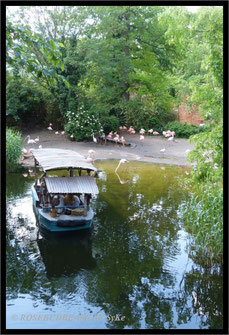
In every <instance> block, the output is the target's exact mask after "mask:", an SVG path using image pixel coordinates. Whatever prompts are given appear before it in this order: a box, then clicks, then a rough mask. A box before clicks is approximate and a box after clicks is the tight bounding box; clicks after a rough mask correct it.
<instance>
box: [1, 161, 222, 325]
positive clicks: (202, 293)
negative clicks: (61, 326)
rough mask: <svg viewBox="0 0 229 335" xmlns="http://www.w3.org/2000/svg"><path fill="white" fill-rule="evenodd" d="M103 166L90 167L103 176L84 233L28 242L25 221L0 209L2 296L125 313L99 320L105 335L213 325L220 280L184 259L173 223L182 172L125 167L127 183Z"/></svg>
mask: <svg viewBox="0 0 229 335" xmlns="http://www.w3.org/2000/svg"><path fill="white" fill-rule="evenodd" d="M138 164H139V165H138ZM113 166H115V162H112V161H111V162H108V163H106V162H103V163H100V166H99V168H102V169H103V171H104V173H106V178H103V179H100V180H98V185H99V188H100V194H99V196H98V197H97V199H94V202H93V206H94V209H95V212H96V217H95V222H94V228H93V230H92V231H91V232H90V231H89V232H84V233H82V234H75V235H73V234H72V233H71V234H70V235H69V234H68V235H67V236H64V237H63V236H62V237H59V238H56V237H54V238H53V235H51V236H50V234H47V233H46V234H44V232H42V234H40V235H39V236H38V239H37V228H36V224H35V221H33V222H31V219H30V218H29V217H28V214H27V213H26V212H24V214H23V215H22V214H20V215H16V214H15V211H14V212H13V213H12V208H11V207H12V201H11V202H10V203H9V206H8V217H7V222H8V225H7V297H8V299H11V300H12V299H14V300H15V301H16V300H17V298H18V296H19V295H21V294H29V295H30V296H31V297H32V299H33V300H34V301H36V304H37V305H38V306H39V303H45V304H46V305H47V306H55V305H56V304H62V306H63V308H64V306H65V304H66V303H67V301H68V302H69V301H71V302H72V305H73V306H74V301H76V300H77V297H81V298H82V299H83V300H84V302H85V304H86V305H87V306H88V308H90V307H91V306H94V307H98V308H99V309H100V310H102V311H103V312H104V313H105V314H106V315H117V314H119V315H122V316H125V319H124V321H122V322H120V321H113V322H112V321H111V320H109V319H106V320H103V321H101V322H104V326H106V327H107V328H110V329H112V328H113V329H118V328H133V329H140V328H149V329H173V328H180V327H182V328H186V327H187V328H212V329H217V328H222V319H223V316H222V296H223V291H222V274H221V273H219V272H217V271H215V272H211V270H210V269H208V268H206V267H204V266H203V265H201V264H197V263H195V262H194V260H192V259H191V258H190V257H188V254H187V248H186V244H187V234H186V233H185V232H184V229H183V226H182V222H180V221H179V216H178V207H179V204H180V203H181V201H184V199H185V192H186V191H184V188H183V187H181V185H182V178H183V175H182V173H181V172H182V170H178V169H177V168H172V167H167V168H165V170H161V169H160V168H159V167H157V166H153V167H152V165H150V164H145V165H144V164H141V165H140V163H134V164H132V165H129V167H128V178H129V182H128V183H125V184H120V183H119V181H118V180H117V177H116V176H115V174H114V172H113ZM139 166H141V168H139ZM119 173H120V175H121V174H122V172H121V171H120V172H119ZM125 177H126V176H125ZM134 177H135V178H134ZM133 180H134V182H132V181H133ZM21 181H22V182H25V181H23V179H22V180H21ZM101 190H102V191H101ZM11 192H12V190H11ZM11 195H12V193H11ZM15 195H16V194H14V196H15ZM23 196H24V197H27V198H28V196H29V193H28V189H27V191H26V192H24V195H22V194H20V197H23ZM11 200H12V196H11ZM16 202H17V201H15V204H16ZM29 206H30V204H29ZM19 212H20V210H19ZM21 230H22V232H23V234H22V233H21Z"/></svg>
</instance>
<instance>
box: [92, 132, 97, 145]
mask: <svg viewBox="0 0 229 335" xmlns="http://www.w3.org/2000/svg"><path fill="white" fill-rule="evenodd" d="M92 138H93V142H95V143H97V138H95V137H94V133H92Z"/></svg>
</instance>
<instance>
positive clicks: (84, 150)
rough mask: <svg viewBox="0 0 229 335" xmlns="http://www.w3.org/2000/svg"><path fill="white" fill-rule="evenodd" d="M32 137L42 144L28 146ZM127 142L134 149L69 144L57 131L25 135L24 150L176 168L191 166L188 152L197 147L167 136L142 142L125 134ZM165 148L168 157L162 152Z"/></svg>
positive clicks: (151, 137)
mask: <svg viewBox="0 0 229 335" xmlns="http://www.w3.org/2000/svg"><path fill="white" fill-rule="evenodd" d="M27 135H30V137H31V138H32V139H35V138H36V137H37V136H39V142H37V143H36V144H27V141H28V138H27V139H26V136H27ZM123 135H124V136H125V138H126V142H127V143H130V144H131V146H126V147H122V146H120V145H118V144H113V143H107V144H104V143H103V144H99V143H94V142H93V141H91V142H75V141H70V140H68V139H67V138H66V137H65V135H61V134H58V135H56V134H55V130H53V131H49V130H46V129H42V130H31V131H28V130H27V131H23V133H22V139H23V147H24V148H26V149H30V148H34V149H38V147H39V145H42V148H59V149H68V150H73V151H76V152H78V153H80V154H82V155H83V156H87V155H88V150H90V149H93V150H94V151H95V158H96V159H121V158H125V159H127V160H139V161H147V162H152V163H163V164H175V165H190V163H188V162H187V159H186V157H187V152H186V150H188V149H189V150H191V149H192V148H193V147H194V145H193V144H191V143H189V142H188V140H186V139H179V138H178V139H175V142H173V141H168V140H167V139H166V138H164V137H163V136H145V138H144V140H140V136H139V134H135V135H129V134H127V133H124V134H123ZM163 148H165V151H164V153H162V152H160V150H161V149H163ZM22 164H23V165H24V166H33V164H34V163H33V160H32V159H30V158H27V159H24V160H23V162H22Z"/></svg>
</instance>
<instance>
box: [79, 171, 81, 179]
mask: <svg viewBox="0 0 229 335" xmlns="http://www.w3.org/2000/svg"><path fill="white" fill-rule="evenodd" d="M79 176H80V177H81V169H79Z"/></svg>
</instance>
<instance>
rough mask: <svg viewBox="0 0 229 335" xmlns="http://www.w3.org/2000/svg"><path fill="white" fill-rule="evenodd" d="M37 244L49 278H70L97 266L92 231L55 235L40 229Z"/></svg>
mask: <svg viewBox="0 0 229 335" xmlns="http://www.w3.org/2000/svg"><path fill="white" fill-rule="evenodd" d="M39 233H40V236H41V237H42V238H39V239H38V240H37V244H38V247H39V250H40V253H41V257H42V259H43V262H44V265H45V267H46V271H47V273H46V275H47V277H48V278H52V277H60V276H62V275H65V276H69V275H72V274H77V273H78V272H79V271H81V270H91V269H93V268H95V266H96V259H95V258H94V257H93V253H92V241H91V230H89V231H80V232H79V231H78V232H66V233H63V232H62V233H61V234H55V235H53V234H52V233H50V232H48V231H47V230H46V229H42V228H40V230H39Z"/></svg>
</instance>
